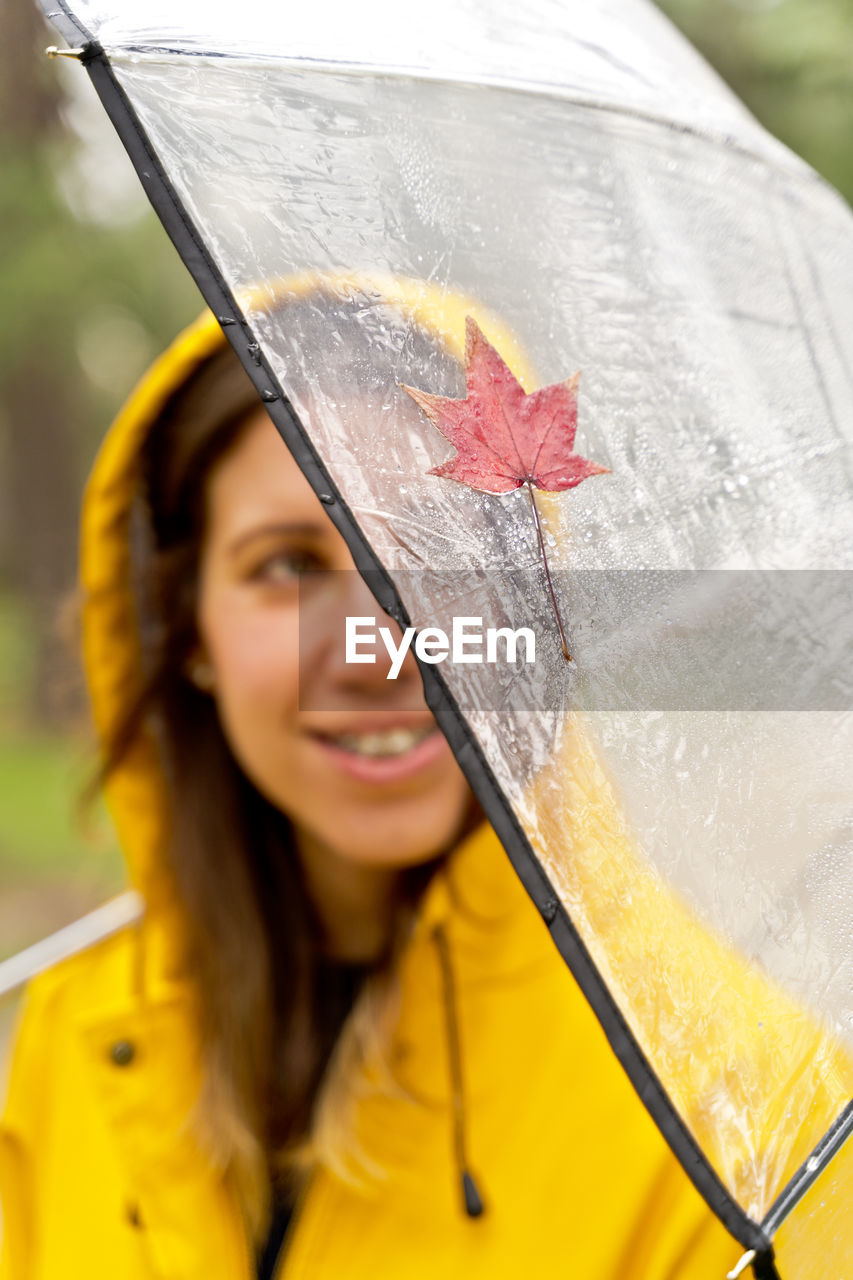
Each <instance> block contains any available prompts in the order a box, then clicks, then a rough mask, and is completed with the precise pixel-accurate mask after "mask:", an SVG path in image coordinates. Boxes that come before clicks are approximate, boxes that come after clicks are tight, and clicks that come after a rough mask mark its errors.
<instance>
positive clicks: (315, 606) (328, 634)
mask: <svg viewBox="0 0 853 1280" xmlns="http://www.w3.org/2000/svg"><path fill="white" fill-rule="evenodd" d="M311 578H312V579H314V580H313V581H311V582H306V583H305V585H304V586H302V588H301V590H300V609H299V693H300V706H301V707H302V708H303V709H308V707H309V706H310V708H311V709H315V710H319V709H324V710H337V709H341V710H348V709H351V708H352V707H353V706H354V705H356V704H360V705H362V706H368V705H370V706H375V707H386V706H387V707H388V708H393V709H397V710H401V709H403V708H406V709H408V708H412V709H415V708H417V707H421V708H422V706H423V694H422V686H421V678H420V672H419V670H418V666H417V663H416V662H415V660H414V657H413V656H412V653H411V649H410V650H409V651H408V652H407V654H406V656H405V658H404V660H403V662H402V665H400V666H399V670H398V673H397V675H396V677H395V678H394V679H390V678H389V675H390V673H391V671H392V659H391V655H390V653H389V650H388V647H387V645H386V643H385V640H384V639H383V637H382V636H381V635H380V628H384V629H386V631H387V633H389V635H390V639H391V642H392V643H393V645H394V647H395V648H397V647H399V645H400V643H401V641H402V639H403V633H402V631H401V629H400V627H399V625H398V624H397V623H396V622H394V621H393V620H392V619H391V618H389V617H388V615H387V614H386V613H384V612H383V610H382V609H381V608H380V606H379V605H378V604H377V602H376V599H375V598H374V596H373V594H372V592H371V591H370V589H369V588H368V586H367V585H366V583H365V582H364V580H363V579H362V577H361V575H360V574H359V573H358V572H357V570H355V569H336V570H332V571H329V572H328V573H323V574H321V575H311ZM347 619H350V631H351V634H355V633H356V632H357V634H358V639H357V641H356V643H355V644H352V643H351V645H350V652H349V654H348V652H347V643H346V641H347ZM355 620H358V621H357V622H356V621H355ZM355 657H359V658H361V659H363V660H362V661H354V660H353V659H354V658H355ZM369 659H373V660H372V661H370V660H369Z"/></svg>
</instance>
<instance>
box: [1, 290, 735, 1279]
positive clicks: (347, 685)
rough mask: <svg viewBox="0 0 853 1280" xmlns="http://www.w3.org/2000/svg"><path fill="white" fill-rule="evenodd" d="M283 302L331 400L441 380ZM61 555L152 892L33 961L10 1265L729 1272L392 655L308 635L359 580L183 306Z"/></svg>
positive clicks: (15, 1145)
mask: <svg viewBox="0 0 853 1280" xmlns="http://www.w3.org/2000/svg"><path fill="white" fill-rule="evenodd" d="M289 305H290V306H291V307H296V308H300V309H301V310H299V312H298V315H297V312H296V311H293V312H290V313H287V312H285V311H283V312H282V322H283V323H284V322H285V321H286V320H287V319H288V318H289V319H290V320H291V321H292V322H293V323H295V324H296V326H297V327H298V329H299V330H300V332H301V333H302V334H303V340H309V341H317V342H321V341H326V338H325V335H326V333H328V332H330V331H333V333H334V337H335V342H334V343H331V344H330V345H329V351H328V358H327V359H326V360H325V361H324V368H325V371H326V372H325V375H324V378H325V385H324V386H323V387H322V388H320V389H319V392H318V394H322V395H324V396H325V397H326V398H327V399H328V400H331V401H334V402H338V403H339V402H340V401H341V398H343V399H344V400H347V397H349V399H348V400H347V406H346V411H348V412H368V411H370V407H371V406H372V405H373V403H374V400H375V397H376V395H377V394H380V395H383V396H385V397H386V401H388V398H389V397H390V401H391V402H393V404H394V406H395V411H396V412H400V413H403V412H407V411H408V412H413V410H412V409H411V408H410V407H409V408H408V409H406V408H405V407H404V405H403V403H401V402H402V401H404V400H405V397H404V396H402V395H401V394H398V393H397V392H396V391H395V390H394V388H395V386H396V383H397V382H401V381H403V382H404V381H414V382H417V381H418V377H417V376H414V375H413V373H412V370H413V369H414V370H416V371H417V370H419V369H421V368H422V366H423V363H424V361H427V362H429V363H430V366H431V369H432V371H433V374H434V375H435V376H434V377H433V378H432V379H431V382H430V385H431V386H433V387H437V389H439V390H442V389H443V390H445V392H446V393H447V394H455V393H456V389H457V388H458V386H459V381H460V370H459V368H458V364H457V362H456V360H455V358H454V357H453V356H452V355H450V354H448V353H447V352H446V351H445V349H444V347H443V344H442V343H441V341H440V340H439V338H438V337H437V336H436V335H435V334H433V333H431V332H429V331H427V330H426V329H423V328H421V329H420V330H418V327H417V326H413V325H412V324H411V323H410V322H409V321H407V320H406V318H405V316H402V315H400V314H398V315H397V318H396V321H394V320H393V318H392V319H391V321H387V317H386V321H384V322H383V326H382V331H383V333H384V335H385V339H383V341H385V340H387V341H386V347H387V352H388V353H390V354H388V355H387V356H381V355H380V356H379V357H377V355H376V350H375V345H374V344H373V342H372V338H371V337H370V335H368V338H367V339H365V341H367V343H368V346H369V347H370V360H369V361H365V359H364V351H363V350H361V348H360V345H359V344H360V343H361V342H362V339H361V338H360V337H359V332H360V326H359V323H358V311H359V308H358V306H357V305H352V306H350V307H349V311H348V315H349V318H347V316H346V315H343V316H342V315H341V314H340V313H336V319H335V324H334V325H333V326H332V325H330V324H329V305H331V304H330V303H328V300H325V299H324V297H323V294H322V291H315V292H309V293H308V294H307V295H306V296H305V297H304V298H303V299H301V300H297V301H295V302H291V303H290V304H289ZM344 310H345V311H347V308H344ZM312 324H313V325H314V329H313V330H312ZM395 324H396V328H395ZM312 333H313V335H314V336H313V337H312V336H311V335H312ZM305 335H307V338H306V337H305ZM368 366H369V372H368V374H367V375H366V381H365V374H364V369H365V367H368ZM371 380H372V381H371ZM437 380H438V381H437ZM442 381H443V383H444V386H443V388H442V386H441V385H440V384H441V382H442ZM353 388H355V394H353ZM82 579H83V587H84V593H85V613H84V640H85V646H84V648H85V661H86V666H87V670H88V673H89V678H90V684H91V690H92V698H93V704H94V709H95V715H96V720H97V723H98V728H99V731H100V733H101V736H102V740H103V742H104V749H105V766H104V775H105V779H106V782H107V787H108V792H109V797H110V801H111V804H112V808H113V811H114V814H115V818H116V823H117V826H118V829H119V834H120V836H121V839H122V842H123V845H124V848H125V850H126V854H127V858H128V864H129V868H130V874H131V877H132V879H133V881H134V882H135V884H136V885H137V886H138V887H139V888H140V889H141V891H142V892H143V894H144V896H145V900H146V915H145V918H144V920H143V921H142V923H141V924H140V925H139V926H138V927H135V928H132V929H128V930H126V931H125V932H124V933H122V934H120V935H119V936H117V937H114V938H112V939H109V940H107V941H104V942H101V943H100V944H98V945H96V946H94V947H92V948H91V949H89V950H88V951H87V952H84V953H82V954H81V955H78V956H76V957H74V958H73V959H72V960H70V961H67V962H65V963H64V964H62V965H59V966H57V967H56V968H55V969H54V970H53V971H51V972H49V973H48V974H46V975H44V976H43V977H41V978H39V979H38V980H37V981H36V982H34V983H33V984H32V987H31V990H30V993H29V998H28V1001H27V1007H26V1011H25V1014H24V1017H23V1021H22V1025H21V1028H20V1034H19V1039H18V1045H17V1050H16V1053H15V1057H14V1060H13V1064H12V1076H11V1083H10V1090H9V1098H8V1103H7V1108H6V1113H5V1119H4V1122H3V1128H2V1140H0V1178H2V1190H3V1197H4V1199H3V1204H4V1214H5V1227H4V1240H3V1254H2V1266H0V1274H2V1277H3V1280H46V1278H47V1277H56V1276H57V1275H63V1276H68V1277H76V1276H80V1277H83V1276H85V1277H87V1280H99V1278H100V1277H102V1276H104V1277H105V1276H107V1275H109V1276H110V1277H114V1276H121V1277H123V1278H124V1277H127V1278H128V1280H137V1278H139V1280H142V1278H143V1277H144V1278H146V1280H147V1278H148V1277H152V1278H153V1277H161V1276H162V1277H166V1276H169V1277H182V1278H186V1280H190V1278H191V1277H204V1278H205V1280H217V1278H218V1277H223V1280H224V1278H225V1277H229V1280H231V1278H236V1280H249V1278H250V1277H252V1276H255V1275H263V1276H272V1275H276V1276H278V1277H286V1278H287V1280H291V1278H292V1277H299V1276H310V1277H311V1278H312V1280H315V1278H316V1280H325V1278H326V1277H341V1276H347V1277H367V1276H371V1277H378V1276H384V1277H405V1280H420V1278H421V1277H423V1278H424V1280H425V1278H426V1277H427V1276H429V1277H432V1276H434V1275H435V1274H439V1273H440V1274H443V1275H446V1276H450V1277H459V1278H460V1280H461V1278H462V1277H466V1278H467V1277H487V1276H488V1277H490V1280H493V1278H496V1277H504V1276H505V1277H510V1276H512V1277H516V1276H519V1275H528V1274H529V1275H537V1274H540V1273H541V1274H555V1273H556V1274H559V1275H571V1276H574V1277H578V1278H582V1280H631V1278H636V1280H640V1278H642V1280H675V1277H687V1276H690V1277H691V1280H697V1278H701V1277H704V1276H707V1277H708V1278H709V1280H713V1278H715V1277H718V1276H722V1275H724V1274H725V1272H726V1270H727V1269H728V1268H729V1267H730V1266H732V1265H733V1263H734V1262H735V1261H736V1259H737V1257H738V1256H739V1253H740V1252H741V1250H740V1249H739V1247H738V1246H737V1245H736V1244H735V1243H734V1242H733V1241H731V1240H730V1239H729V1238H728V1237H727V1235H726V1233H725V1232H724V1231H723V1229H722V1228H721V1227H720V1226H719V1224H718V1223H717V1222H716V1220H715V1219H713V1217H712V1215H711V1214H710V1212H709V1211H708V1210H707V1208H706V1207H705V1206H704V1204H703V1203H702V1201H701V1200H700V1199H699V1197H698V1195H697V1194H696V1192H695V1191H694V1190H693V1188H692V1187H691V1185H690V1184H689V1182H688V1181H687V1179H686V1178H685V1176H684V1175H683V1173H682V1171H681V1170H680V1168H679V1166H678V1165H677V1163H676V1161H675V1160H674V1158H673V1157H672V1156H671V1154H670V1153H669V1151H668V1150H667V1148H666V1147H665V1145H664V1144H663V1141H662V1139H661V1138H660V1137H659V1135H658V1133H657V1131H656V1129H655V1128H654V1126H653V1125H652V1123H651V1121H650V1120H649V1118H648V1117H647V1115H646V1113H645V1111H644V1110H643V1108H642V1106H641V1105H640V1104H639V1102H638V1101H637V1099H636V1097H635V1096H634V1094H633V1092H632V1090H631V1088H630V1086H629V1085H628V1083H627V1081H626V1080H625V1079H624V1077H623V1075H622V1072H621V1069H620V1068H619V1066H618V1065H617V1063H616V1062H615V1059H614V1058H613V1056H612V1054H611V1052H610V1050H609V1049H608V1047H607V1045H606V1043H605V1042H604V1038H603V1036H602V1034H601V1032H600V1030H599V1028H598V1026H597V1024H596V1023H595V1021H594V1019H593V1017H592V1015H591V1014H590V1012H589V1010H588V1009H587V1007H586V1005H585V1003H584V1001H583V999H582V998H581V996H580V995H579V993H578V991H577V989H576V987H575V985H574V983H573V980H572V978H571V976H570V975H569V973H568V971H567V970H566V968H565V966H564V964H563V962H562V961H561V960H560V958H559V956H558V955H557V954H556V952H555V951H554V949H553V946H552V944H551V942H550V939H549V937H548V935H547V932H546V930H545V928H544V926H543V924H542V921H541V919H540V917H539V916H538V914H537V913H536V912H535V911H534V909H533V908H532V907H531V905H530V903H529V902H528V900H527V898H526V897H525V895H524V893H523V891H522V890H521V888H520V886H519V884H518V883H517V881H516V879H515V877H514V874H513V872H512V870H511V868H510V867H509V864H508V863H507V861H506V859H505V857H504V855H503V854H502V851H501V850H500V848H499V847H498V845H497V842H496V840H495V837H494V835H493V833H492V832H491V830H490V829H489V828H488V827H486V826H485V825H484V824H482V823H481V822H480V821H479V817H478V811H477V807H476V805H475V803H474V801H473V799H472V797H471V795H470V793H469V791H468V788H467V786H466V783H465V781H464V779H463V777H462V775H461V774H460V772H459V771H458V769H457V766H456V764H455V761H454V760H453V757H452V755H451V754H450V752H449V749H448V748H447V746H446V744H445V743H444V739H443V738H442V737H441V735H440V734H439V733H438V731H437V729H436V727H435V724H434V722H433V721H432V719H431V717H430V715H429V712H428V711H427V709H426V706H425V704H424V702H423V699H422V695H421V692H420V681H419V677H418V673H417V670H416V668H415V667H414V666H413V665H412V660H411V659H407V665H406V666H405V667H404V669H403V672H402V673H401V676H400V678H399V679H398V680H397V681H396V682H392V681H388V680H386V679H385V675H386V668H385V667H383V666H382V665H381V664H376V665H361V664H359V665H353V664H347V663H346V662H344V661H343V657H342V654H341V651H340V646H338V645H336V644H335V643H334V636H335V635H336V634H339V633H340V631H341V627H340V626H338V624H339V623H341V622H342V619H343V618H344V617H345V616H351V615H375V613H376V609H375V605H374V602H373V600H372V597H370V596H369V595H368V594H367V593H366V590H365V588H364V587H363V586H362V584H361V582H360V579H358V577H357V576H356V574H355V573H354V572H353V567H352V562H351V559H350V557H349V553H348V550H347V548H346V545H345V543H344V542H343V540H342V539H341V537H340V535H339V534H338V533H337V532H336V530H335V529H334V527H333V526H332V524H331V522H330V521H329V519H328V516H327V515H326V513H325V511H324V509H323V507H322V506H321V504H320V503H319V502H318V501H317V499H316V498H315V496H314V494H313V492H312V490H311V489H310V488H309V486H308V485H307V482H306V481H305V480H304V478H303V477H302V475H301V473H300V472H299V471H298V470H297V468H296V466H295V464H294V462H293V461H292V459H291V458H290V456H289V454H288V453H287V451H286V449H285V448H284V446H283V445H282V443H281V441H280V440H279V438H278V436H277V434H276V432H275V430H274V428H273V427H272V424H271V423H270V422H269V421H268V419H267V418H266V416H265V412H264V410H263V409H262V408H258V407H257V404H256V397H255V393H254V391H253V390H252V388H251V387H250V385H249V383H248V380H247V379H246V377H245V374H244V373H243V371H242V369H241V368H240V367H239V366H238V365H237V362H236V359H235V358H234V357H233V356H232V355H231V353H230V350H229V348H227V347H226V345H225V344H224V342H223V340H222V336H221V333H220V331H219V330H218V328H217V327H216V326H215V325H214V324H213V323H212V321H211V319H210V318H207V319H205V320H203V321H202V322H201V323H200V324H199V325H197V326H195V327H194V328H193V329H191V330H190V331H188V332H187V333H186V334H184V335H183V336H182V337H181V338H180V339H179V340H178V342H177V343H176V345H175V346H174V347H173V348H172V349H171V350H170V352H168V353H167V355H166V356H165V357H163V358H162V359H161V361H160V362H159V363H158V364H157V365H156V366H155V368H154V369H153V370H152V371H151V373H150V374H149V375H148V378H147V379H146V380H145V381H144V382H143V384H142V385H141V387H140V388H138V389H137V392H136V393H135V396H134V397H133V399H132V400H131V402H130V404H129V405H128V407H127V408H126V409H125V411H124V412H123V414H122V415H121V416H120V417H119V419H118V420H117V422H116V424H115V426H114V428H113V430H112V432H111V434H110V436H109V438H108V440H107V442H106V444H105V445H104V448H103V450H102V452H101V455H100V458H99V461H98V464H97V466H96V469H95V473H94V476H93V479H92V482H91V484H90V488H89V491H88V494H87V499H86V508H85V513H84V522H83V552H82ZM300 606H301V628H300ZM297 654H298V657H297Z"/></svg>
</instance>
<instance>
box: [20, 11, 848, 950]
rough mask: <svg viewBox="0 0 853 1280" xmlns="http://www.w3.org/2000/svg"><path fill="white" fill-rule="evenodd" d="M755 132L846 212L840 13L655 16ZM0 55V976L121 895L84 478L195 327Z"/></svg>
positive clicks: (31, 14)
mask: <svg viewBox="0 0 853 1280" xmlns="http://www.w3.org/2000/svg"><path fill="white" fill-rule="evenodd" d="M661 7H662V8H663V9H664V11H665V12H666V13H667V14H668V15H669V16H670V17H671V18H672V19H673V20H674V21H675V22H676V23H677V24H678V25H679V26H680V27H681V28H682V30H683V31H684V32H685V33H686V35H687V36H688V37H689V39H690V40H692V41H693V43H694V44H696V45H697V46H698V47H699V49H700V50H702V51H703V52H704V53H705V55H706V56H707V57H708V59H709V60H710V61H711V62H712V64H713V65H714V66H715V67H716V68H717V69H718V70H719V71H720V73H721V74H722V75H723V76H724V77H725V79H727V80H728V81H729V83H730V84H731V85H732V86H733V88H734V89H735V91H736V92H737V93H738V94H739V95H740V96H741V97H742V98H743V99H744V101H745V102H746V103H747V105H748V106H749V107H750V108H751V109H752V110H753V112H754V113H755V114H756V115H757V116H758V117H759V119H761V120H762V121H763V123H764V124H765V125H766V126H767V127H768V128H769V129H770V130H771V131H772V132H773V133H775V134H777V136H779V137H780V138H781V139H782V140H783V141H784V142H786V143H787V144H788V145H789V146H791V147H792V148H793V149H794V150H795V151H797V152H799V153H800V154H801V155H802V156H804V157H805V158H806V159H807V160H809V161H810V162H811V164H813V165H814V166H815V167H816V168H817V169H818V170H819V171H820V172H821V173H823V174H824V175H825V176H826V177H827V178H828V179H829V180H830V181H831V182H833V183H834V184H835V185H836V186H837V187H838V188H839V189H840V190H841V191H842V192H843V193H844V194H845V196H846V197H847V199H848V200H851V201H853V146H851V139H853V0H662V3H661ZM2 23H3V28H4V30H3V33H2V35H3V38H2V39H0V229H1V230H2V234H1V235H0V296H2V299H3V306H2V308H0V958H2V957H3V956H4V955H9V954H11V953H13V952H15V951H16V950H17V949H19V948H20V947H22V946H24V945H27V944H28V943H30V942H32V941H34V940H35V939H37V938H39V937H41V936H43V935H44V934H45V933H47V932H49V931H51V930H52V929H55V928H57V927H58V926H59V925H61V924H64V923H66V922H67V921H69V920H71V919H73V918H74V917H75V916H76V915H78V914H79V913H80V912H82V911H83V910H86V909H87V908H89V907H91V906H94V905H96V904H97V903H98V902H99V901H101V900H102V899H103V898H104V897H106V896H108V895H109V894H110V893H113V892H115V891H116V890H117V889H118V888H120V887H121V883H122V871H121V862H120V859H119V858H118V856H117V854H116V850H115V847H114V841H113V839H112V836H111V834H110V831H109V826H108V824H107V822H106V820H105V819H104V817H103V815H97V814H95V815H94V816H93V817H90V819H89V823H88V829H86V828H85V827H84V826H83V825H81V822H80V821H79V819H78V817H77V815H76V810H77V808H78V805H77V796H78V795H79V792H80V790H81V788H82V787H83V786H84V784H85V782H86V781H87V779H88V777H89V776H90V775H91V772H92V769H93V753H92V745H91V740H90V737H89V733H88V728H87V724H86V713H85V698H84V694H83V690H82V686H81V681H80V676H79V673H78V671H77V668H76V663H75V660H74V604H73V586H74V561H75V548H76V523H77V513H78V506H79V498H80V493H81V490H82V486H83V482H84V477H85V474H86V471H87V469H88V467H89V464H90V462H91V459H92V456H93V453H94V451H95V449H96V447H97V444H98V440H99V438H100V436H101V435H102V433H103V431H104V429H105V427H106V424H107V423H108V422H109V420H110V418H111V416H112V414H113V412H114V411H115V409H116V408H117V406H118V404H119V402H120V401H121V399H122V398H123V396H124V395H125V394H126V393H127V391H128V390H129V388H130V387H131V386H132V384H133V382H134V380H135V379H136V378H137V376H138V375H139V374H140V373H141V372H142V370H143V369H144V368H145V366H146V364H147V363H148V362H149V361H150V359H151V358H152V357H153V356H154V355H155V354H156V353H157V352H158V351H159V350H160V349H161V348H162V347H163V346H164V345H165V344H166V342H167V341H168V340H169V339H170V338H171V336H172V335H173V334H174V333H175V332H176V331H177V329H178V328H179V327H180V326H181V325H182V324H183V323H185V322H186V321H188V320H189V319H190V318H191V317H192V316H193V315H194V314H195V312H196V311H197V310H198V308H199V298H198V295H197V293H196V290H195V287H194V285H193V284H192V283H191V282H190V280H189V278H188V277H187V275H186V272H185V270H184V268H183V267H182V266H181V264H180V263H179V261H178V260H177V257H176V255H175V253H174V250H173V249H172V247H171V245H170V244H169V243H168V241H167V240H166V237H165V235H164V233H163V232H162V231H161V230H160V228H159V225H158V224H157V223H156V222H155V220H154V218H153V215H151V214H150V213H149V212H148V210H147V206H146V204H145V201H144V199H143V197H142V195H141V194H140V192H139V189H138V184H137V181H136V178H135V176H134V174H133V173H132V171H131V170H130V166H129V163H128V161H127V160H126V158H125V156H124V153H123V151H122V150H121V147H120V145H119V144H118V142H117V141H116V140H115V138H114V137H113V135H112V132H111V128H110V126H109V125H108V123H107V121H106V118H105V116H104V115H103V113H102V111H101V108H100V106H99V105H98V104H97V102H96V101H95V99H94V95H93V93H92V91H91V90H90V88H89V84H88V80H87V77H86V75H85V73H84V72H83V71H82V69H81V68H80V67H79V66H78V65H77V64H75V63H71V62H66V61H64V60H61V59H59V60H56V61H49V60H48V59H46V58H45V57H44V53H43V50H44V48H45V46H46V45H47V44H50V43H53V42H54V39H55V37H54V35H53V34H52V33H50V32H49V31H48V30H47V29H46V28H45V26H44V25H43V23H42V20H41V19H40V17H39V16H38V15H37V13H36V9H35V6H34V4H33V3H32V0H4V4H3V9H2Z"/></svg>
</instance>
